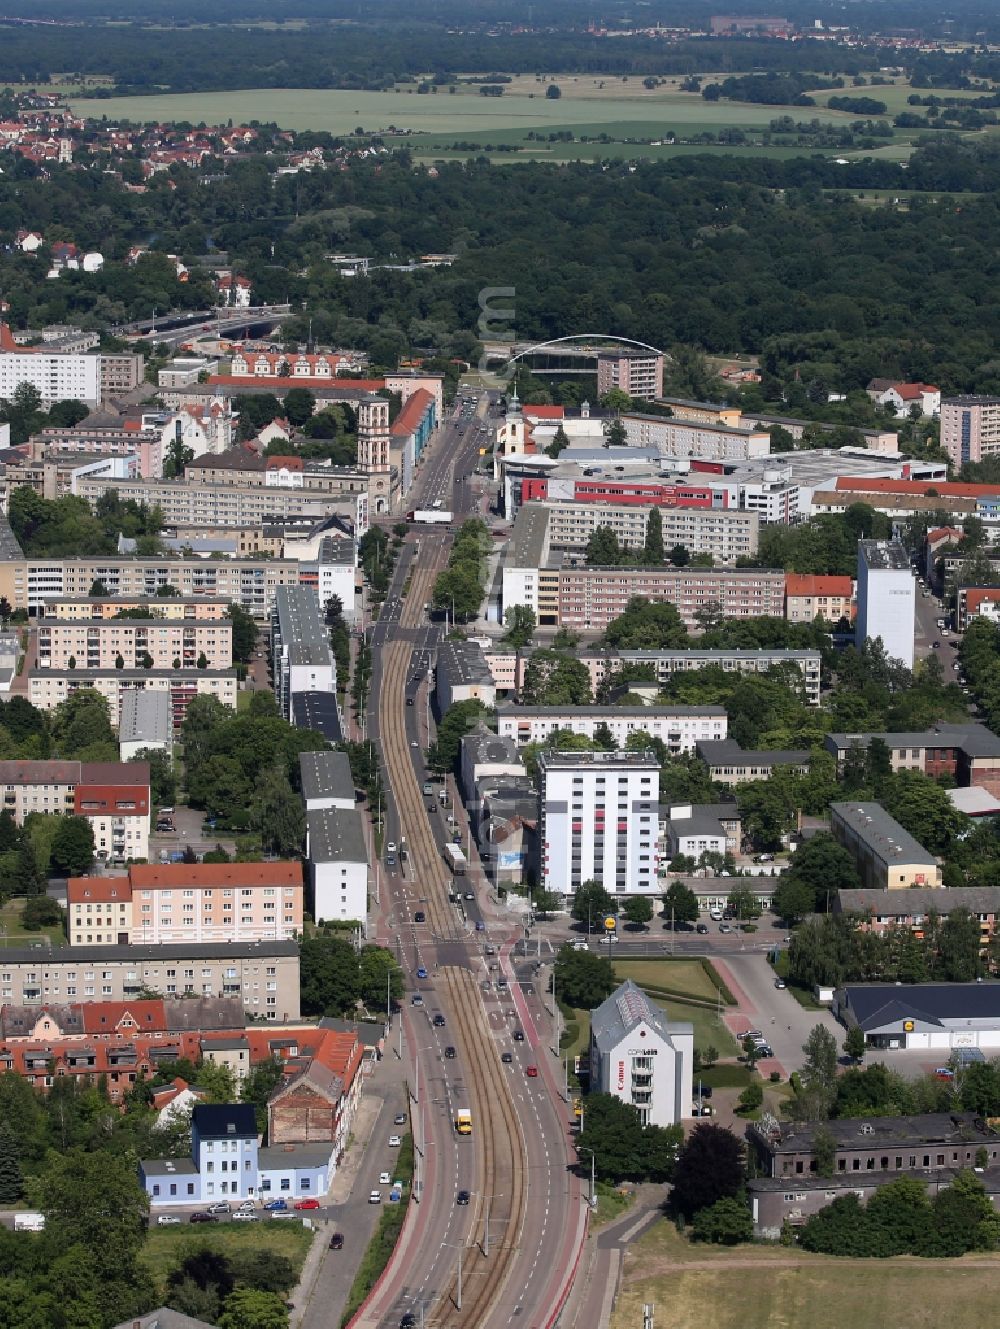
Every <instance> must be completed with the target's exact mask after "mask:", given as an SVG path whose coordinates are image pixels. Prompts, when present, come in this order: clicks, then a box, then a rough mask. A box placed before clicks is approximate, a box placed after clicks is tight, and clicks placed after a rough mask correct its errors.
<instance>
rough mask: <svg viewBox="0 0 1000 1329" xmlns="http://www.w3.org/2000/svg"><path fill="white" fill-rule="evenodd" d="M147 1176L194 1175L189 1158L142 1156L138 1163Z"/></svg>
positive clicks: (192, 1165)
mask: <svg viewBox="0 0 1000 1329" xmlns="http://www.w3.org/2000/svg"><path fill="white" fill-rule="evenodd" d="M139 1166H140V1167H141V1168H142V1170H143V1172H144V1173H145V1174H146V1176H147V1177H196V1176H197V1175H198V1169H197V1168H196V1167H195V1165H194V1163H193V1162H192V1160H191V1159H190V1158H144V1159H143V1160H142V1162H141V1163H140V1164H139Z"/></svg>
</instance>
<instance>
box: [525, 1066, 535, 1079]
mask: <svg viewBox="0 0 1000 1329" xmlns="http://www.w3.org/2000/svg"><path fill="white" fill-rule="evenodd" d="M524 1073H525V1075H526V1076H527V1077H528V1079H529V1080H537V1079H538V1067H537V1066H529V1067H528V1068H527V1070H526V1071H525V1072H524Z"/></svg>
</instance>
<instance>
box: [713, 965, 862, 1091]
mask: <svg viewBox="0 0 1000 1329" xmlns="http://www.w3.org/2000/svg"><path fill="white" fill-rule="evenodd" d="M712 963H713V964H714V965H715V967H716V969H718V971H719V973H720V974H721V975H722V977H723V978H724V979H726V981H727V983H728V984H729V987H730V989H731V991H732V994H733V996H734V997H735V998H736V999H737V1001H738V1002H739V1005H738V1006H736V1007H732V1006H731V1007H730V1008H729V1010H728V1012H727V1014H726V1023H727V1024H728V1026H729V1028H730V1029H731V1030H732V1031H733V1033H734V1035H735V1036H736V1037H737V1038H739V1036H740V1034H742V1033H744V1032H745V1031H746V1030H747V1029H759V1030H760V1031H761V1033H762V1034H763V1035H764V1037H765V1038H767V1039H769V1040H770V1044H771V1047H772V1049H773V1051H774V1057H773V1058H769V1059H768V1060H766V1061H762V1062H760V1063H759V1065H760V1069H761V1072H762V1073H763V1075H764V1077H765V1078H766V1077H767V1076H768V1074H769V1073H770V1072H771V1071H772V1070H780V1071H781V1072H782V1073H783V1075H784V1077H785V1078H787V1077H788V1076H789V1075H791V1073H792V1071H797V1070H799V1069H800V1068H801V1067H802V1065H803V1063H804V1061H805V1057H804V1055H803V1052H802V1045H803V1044H804V1043H805V1041H806V1039H807V1038H808V1037H809V1035H810V1033H811V1032H812V1030H813V1029H814V1028H815V1026H816V1025H818V1024H821V1025H822V1026H823V1027H824V1028H825V1029H828V1030H829V1031H830V1033H831V1034H833V1036H834V1038H835V1039H836V1040H837V1047H838V1049H839V1048H840V1045H841V1044H842V1043H843V1041H844V1030H843V1028H842V1027H841V1026H840V1025H839V1024H838V1023H837V1021H836V1020H835V1019H834V1018H833V1016H832V1015H831V1014H830V1012H829V1011H828V1010H822V1011H807V1010H804V1009H803V1008H802V1007H801V1006H800V1005H799V1003H798V1002H797V1001H796V1000H795V998H794V997H793V996H792V995H791V993H790V992H789V991H788V990H787V988H786V989H784V990H781V989H778V988H776V987H775V986H774V970H773V968H772V967H771V965H769V964H768V962H767V957H766V955H761V954H755V953H753V952H749V951H748V952H745V953H743V954H738V953H737V954H733V955H727V956H726V957H725V958H724V959H723V957H722V956H720V955H714V956H713V957H712ZM730 977H731V978H732V982H729V979H730Z"/></svg>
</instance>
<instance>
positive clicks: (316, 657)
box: [271, 586, 337, 720]
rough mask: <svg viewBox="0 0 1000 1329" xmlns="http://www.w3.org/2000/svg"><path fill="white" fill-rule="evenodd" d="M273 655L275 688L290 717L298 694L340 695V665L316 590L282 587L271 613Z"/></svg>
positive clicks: (279, 702) (283, 712)
mask: <svg viewBox="0 0 1000 1329" xmlns="http://www.w3.org/2000/svg"><path fill="white" fill-rule="evenodd" d="M271 656H272V667H273V678H274V691H275V695H276V697H277V701H278V706H279V708H280V710H281V713H282V715H283V716H284V717H285V719H286V720H291V716H292V698H293V697H294V696H295V695H296V694H297V693H301V692H329V693H331V694H334V695H335V694H336V691H337V665H336V661H335V660H334V658H333V651H332V650H331V649H330V631H329V629H328V628H327V626H326V622H325V621H324V618H323V615H322V613H321V612H320V608H319V601H318V600H317V598H316V593H315V591H312V590H309V589H308V588H307V587H305V586H279V587H278V589H277V591H276V593H275V603H274V610H273V612H272V614H271Z"/></svg>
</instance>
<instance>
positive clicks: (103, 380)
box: [98, 351, 146, 401]
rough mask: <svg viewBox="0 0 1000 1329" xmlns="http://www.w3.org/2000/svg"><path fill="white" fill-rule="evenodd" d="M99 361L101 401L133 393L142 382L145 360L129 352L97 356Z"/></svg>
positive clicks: (143, 357)
mask: <svg viewBox="0 0 1000 1329" xmlns="http://www.w3.org/2000/svg"><path fill="white" fill-rule="evenodd" d="M98 359H99V361H100V390H101V401H107V400H108V399H109V398H110V397H123V396H125V394H126V393H129V392H134V391H135V389H136V388H137V387H139V386H140V384H141V383H142V381H143V376H144V374H145V372H146V358H145V356H142V355H134V354H132V353H130V352H127V351H126V352H119V353H116V354H113V355H101V356H98Z"/></svg>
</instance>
